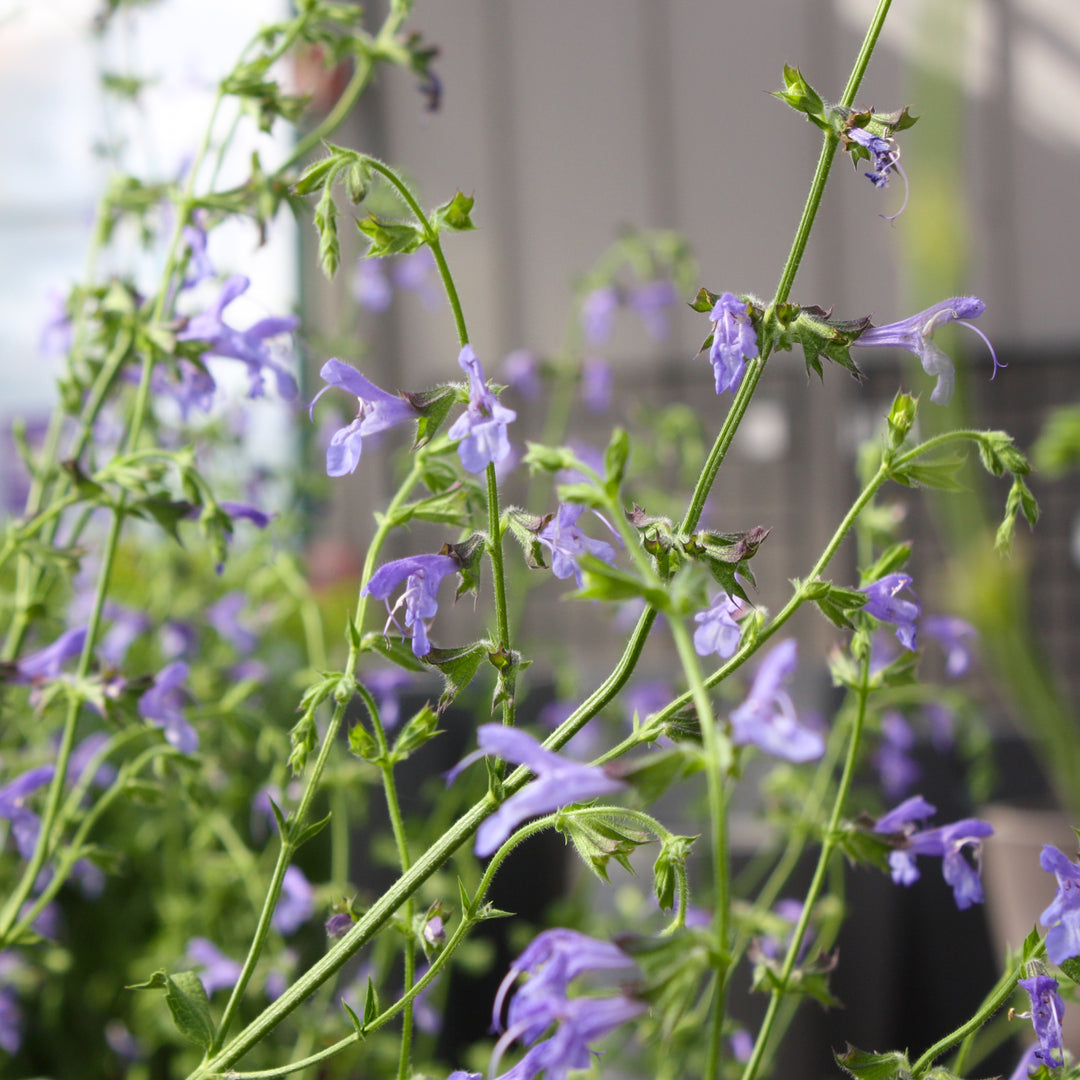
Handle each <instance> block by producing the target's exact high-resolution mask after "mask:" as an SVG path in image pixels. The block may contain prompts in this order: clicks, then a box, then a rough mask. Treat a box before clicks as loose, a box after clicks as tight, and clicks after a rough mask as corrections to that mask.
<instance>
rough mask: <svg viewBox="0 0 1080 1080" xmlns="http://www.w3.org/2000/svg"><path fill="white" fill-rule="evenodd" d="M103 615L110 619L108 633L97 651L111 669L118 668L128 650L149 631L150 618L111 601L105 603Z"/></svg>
mask: <svg viewBox="0 0 1080 1080" xmlns="http://www.w3.org/2000/svg"><path fill="white" fill-rule="evenodd" d="M105 615H106V616H107V617H108V618H110V619H112V626H111V627H109V632H108V633H107V634H106V635H105V636H104V637H103V638H102V639H101V646H100V647H99V649H98V651H99V652H100V653H101V657H102V659H103V660H104V661H105V662H106V663H108V664H111V665H112V666H113V667H117V668H118V667H120V665H121V664H123V662H124V657H125V656H127V651H128V649H130V648H131V646H132V645H133V644H134V643H135V642H136V641H138V640H139V638H140V637H142V635H143V634H145V633H146V632H147V631H148V630H149V629H150V617H149V616H148V615H145V614H143V612H141V611H135V610H133V609H132V608H128V607H122V606H121V605H120V604H114V603H113V602H112V601H111V600H109V601H106V603H105Z"/></svg>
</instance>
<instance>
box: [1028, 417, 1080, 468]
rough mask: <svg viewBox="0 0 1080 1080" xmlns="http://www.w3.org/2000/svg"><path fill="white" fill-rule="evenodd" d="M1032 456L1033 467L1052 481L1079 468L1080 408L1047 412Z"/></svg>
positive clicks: (1032, 449) (1032, 450)
mask: <svg viewBox="0 0 1080 1080" xmlns="http://www.w3.org/2000/svg"><path fill="white" fill-rule="evenodd" d="M1031 456H1032V459H1033V460H1034V462H1035V466H1036V468H1038V469H1039V471H1040V472H1044V473H1046V475H1047V476H1049V477H1051V478H1056V477H1059V476H1062V475H1063V474H1064V473H1066V472H1068V471H1069V470H1070V469H1075V468H1077V466H1080V405H1063V406H1059V407H1058V408H1056V409H1051V410H1050V411H1049V413H1048V414H1047V416H1046V419H1045V420H1044V421H1043V428H1042V431H1040V432H1039V437H1038V438H1037V439H1036V440H1035V445H1034V446H1033V447H1032V448H1031ZM1014 471H1016V470H1014Z"/></svg>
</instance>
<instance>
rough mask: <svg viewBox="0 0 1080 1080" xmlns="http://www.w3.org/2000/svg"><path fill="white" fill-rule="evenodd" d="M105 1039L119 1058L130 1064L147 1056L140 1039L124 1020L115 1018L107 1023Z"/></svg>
mask: <svg viewBox="0 0 1080 1080" xmlns="http://www.w3.org/2000/svg"><path fill="white" fill-rule="evenodd" d="M105 1041H106V1042H107V1043H108V1044H109V1049H110V1050H111V1051H112V1052H113V1053H114V1054H115V1055H116V1056H117V1057H118V1058H120V1059H121V1060H123V1061H126V1062H128V1063H129V1064H131V1063H134V1062H136V1061H141V1060H142V1059H143V1058H144V1057H145V1056H146V1051H145V1050H144V1049H143V1048H142V1045H141V1044H140V1042H139V1040H138V1039H136V1038H135V1036H134V1035H132V1034H131V1032H130V1030H129V1029H128V1026H127V1025H126V1024H125V1023H124V1021H123V1020H116V1019H113V1020H110V1021H109V1022H108V1023H107V1024H106V1025H105Z"/></svg>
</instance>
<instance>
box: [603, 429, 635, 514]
mask: <svg viewBox="0 0 1080 1080" xmlns="http://www.w3.org/2000/svg"><path fill="white" fill-rule="evenodd" d="M629 457H630V436H629V435H627V433H626V429H625V428H621V427H617V428H615V430H614V431H613V432H612V433H611V439H610V440H609V441H608V444H607V449H606V450H605V451H604V487H605V488H606V489H607V493H608V495H609V496H611V498H613V499H614V498H615V497H616V496H617V495H618V494H619V488H620V487H621V486H622V482H623V476H624V474H625V473H626V462H627V459H628V458H629Z"/></svg>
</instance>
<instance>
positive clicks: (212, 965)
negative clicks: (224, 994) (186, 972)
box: [184, 937, 240, 997]
mask: <svg viewBox="0 0 1080 1080" xmlns="http://www.w3.org/2000/svg"><path fill="white" fill-rule="evenodd" d="M184 960H185V962H186V963H188V964H190V965H191V966H192V967H194V968H197V969H198V972H199V980H200V981H201V982H202V984H203V989H204V990H205V991H206V994H207V996H208V997H209V996H211V995H212V994H213V993H214V992H215V991H217V990H228V989H229V988H230V987H231V986H235V985H236V980H237V979H239V978H240V964H239V963H238V962H237V961H236V960H230V959H229V958H228V957H227V956H226V955H225V954H224V953H223V952H222V951H221V950H220V949H219V948H218V947H217V946H216V945H215V944H214V943H213V942H212V941H210V940H209V939H208V938H204V937H193V938H192V939H191V940H190V941H189V942H188V943H187V950H186V952H185V953H184Z"/></svg>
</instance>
